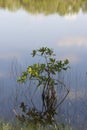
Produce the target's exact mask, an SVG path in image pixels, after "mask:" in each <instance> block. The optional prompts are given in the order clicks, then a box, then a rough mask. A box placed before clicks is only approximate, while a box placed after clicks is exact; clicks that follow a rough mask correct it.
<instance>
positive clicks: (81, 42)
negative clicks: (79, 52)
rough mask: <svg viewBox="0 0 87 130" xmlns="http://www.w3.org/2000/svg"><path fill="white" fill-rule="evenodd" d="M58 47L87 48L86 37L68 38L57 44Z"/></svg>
mask: <svg viewBox="0 0 87 130" xmlns="http://www.w3.org/2000/svg"><path fill="white" fill-rule="evenodd" d="M57 45H58V46H87V38H86V37H76V36H68V37H65V38H63V39H62V40H60V41H59V42H58V43H57Z"/></svg>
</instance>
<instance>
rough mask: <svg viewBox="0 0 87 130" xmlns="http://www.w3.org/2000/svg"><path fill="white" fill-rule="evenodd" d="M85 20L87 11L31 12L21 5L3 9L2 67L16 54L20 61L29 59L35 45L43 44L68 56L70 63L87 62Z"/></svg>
mask: <svg viewBox="0 0 87 130" xmlns="http://www.w3.org/2000/svg"><path fill="white" fill-rule="evenodd" d="M86 23H87V14H83V13H82V12H81V11H80V12H79V13H78V14H74V15H72V16H71V15H68V16H64V17H63V16H59V15H58V14H52V15H48V16H45V15H44V14H36V15H32V14H29V13H27V12H25V11H24V10H22V9H20V10H18V11H16V12H9V11H8V10H0V61H1V62H2V63H1V62H0V67H1V68H2V64H3V66H4V68H7V67H6V66H7V64H8V63H9V62H10V60H12V58H14V57H16V58H17V59H18V60H19V61H21V60H22V61H23V59H26V60H28V56H29V55H30V53H31V51H32V49H36V48H39V47H41V46H48V47H51V48H53V49H54V50H55V52H56V54H57V57H58V58H62V59H64V58H69V59H70V62H71V64H73V63H74V64H75V63H78V64H79V63H80V64H84V63H85V64H86V65H87V62H86V55H87V51H86V50H87V29H86ZM25 57H26V58H25ZM7 59H8V60H7ZM4 62H5V63H6V64H4ZM29 62H30V61H29ZM4 70H5V72H6V71H8V70H7V69H3V73H4ZM85 71H86V68H85Z"/></svg>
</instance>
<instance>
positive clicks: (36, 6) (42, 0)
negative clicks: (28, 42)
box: [0, 0, 87, 56]
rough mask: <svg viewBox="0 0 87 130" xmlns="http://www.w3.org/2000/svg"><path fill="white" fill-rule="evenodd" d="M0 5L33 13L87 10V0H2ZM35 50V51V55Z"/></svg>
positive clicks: (61, 13) (62, 12)
mask: <svg viewBox="0 0 87 130" xmlns="http://www.w3.org/2000/svg"><path fill="white" fill-rule="evenodd" d="M0 7H2V8H8V9H9V10H12V11H13V10H17V9H19V8H21V7H22V8H23V9H25V10H26V11H27V12H31V13H44V14H52V13H58V14H60V15H65V14H73V13H78V12H79V10H80V9H82V10H83V11H85V12H87V0H78V1H76V0H75V1H73V0H67V1H65V0H22V1H21V0H12V1H11V0H5V1H4V0H2V1H1V0H0ZM34 55H35V52H34V53H33V56H34Z"/></svg>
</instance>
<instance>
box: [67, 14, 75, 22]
mask: <svg viewBox="0 0 87 130" xmlns="http://www.w3.org/2000/svg"><path fill="white" fill-rule="evenodd" d="M77 16H78V15H77V14H68V15H65V16H64V18H65V19H66V20H69V21H75V20H76V19H77Z"/></svg>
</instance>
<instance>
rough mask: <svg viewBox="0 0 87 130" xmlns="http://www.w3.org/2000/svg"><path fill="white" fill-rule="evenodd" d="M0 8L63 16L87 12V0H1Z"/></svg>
mask: <svg viewBox="0 0 87 130" xmlns="http://www.w3.org/2000/svg"><path fill="white" fill-rule="evenodd" d="M0 9H8V10H10V11H17V10H19V9H24V10H25V11H27V12H29V13H32V14H36V13H44V14H45V15H49V14H53V13H58V14H59V15H61V16H63V15H67V14H74V13H78V12H79V11H80V10H82V12H83V13H86V12H87V0H74V1H73V0H66V1H65V0H21V1H20V0H5V1H4V0H0Z"/></svg>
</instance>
